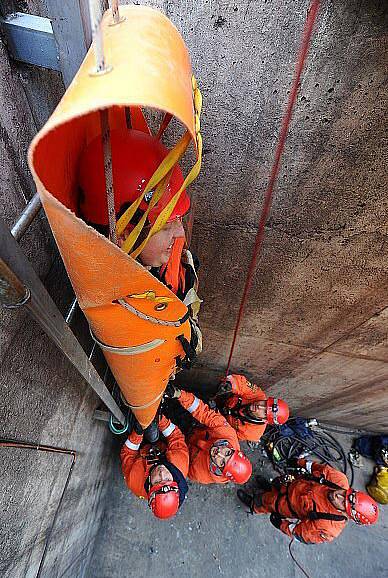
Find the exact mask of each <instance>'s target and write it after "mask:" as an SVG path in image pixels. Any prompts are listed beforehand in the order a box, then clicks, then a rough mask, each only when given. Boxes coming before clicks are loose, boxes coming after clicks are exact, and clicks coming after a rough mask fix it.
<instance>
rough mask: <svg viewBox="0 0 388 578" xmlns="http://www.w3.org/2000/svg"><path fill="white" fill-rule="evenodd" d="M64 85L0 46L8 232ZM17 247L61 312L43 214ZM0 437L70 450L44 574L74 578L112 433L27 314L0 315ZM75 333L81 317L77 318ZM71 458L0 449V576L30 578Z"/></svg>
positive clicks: (60, 278) (101, 489) (83, 556)
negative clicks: (35, 145)
mask: <svg viewBox="0 0 388 578" xmlns="http://www.w3.org/2000/svg"><path fill="white" fill-rule="evenodd" d="M12 10H20V11H28V10H30V11H31V12H32V13H34V14H38V15H42V16H46V15H47V12H46V7H45V3H44V2H29V3H27V2H2V3H1V12H2V14H6V13H8V12H10V11H12ZM63 90H64V87H63V83H62V80H61V78H60V76H59V74H58V73H54V72H50V71H44V70H39V69H37V68H35V67H29V66H24V65H21V64H17V65H16V64H15V63H12V62H10V61H9V59H8V55H7V51H6V49H5V47H4V45H3V44H2V43H1V42H0V159H1V160H0V170H1V179H0V202H1V215H2V217H3V219H4V220H5V221H6V223H7V224H8V225H9V226H11V225H12V224H13V222H14V220H15V219H16V217H17V216H18V214H19V213H20V212H21V210H22V209H23V207H24V206H25V204H26V202H27V200H28V199H29V198H31V196H32V195H33V193H34V192H35V191H34V186H33V180H32V178H31V176H30V174H29V171H28V167H27V161H26V153H27V147H28V144H29V142H30V140H31V139H32V137H33V136H34V134H35V133H36V131H37V130H38V129H39V128H40V126H41V125H42V124H43V123H44V122H45V120H46V118H47V116H48V115H49V114H50V113H51V112H52V110H53V108H54V106H55V105H56V103H57V102H58V100H59V98H60V97H61V95H62V93H63ZM21 246H22V248H23V250H24V251H25V253H26V255H27V256H28V258H29V259H30V260H31V261H32V263H33V264H34V267H35V269H36V271H37V273H38V274H39V275H40V276H41V278H42V279H43V280H44V283H45V284H46V286H47V287H48V290H49V292H50V294H51V295H52V296H53V298H54V300H55V301H56V302H57V303H58V306H59V307H60V309H61V311H65V310H66V308H67V307H68V305H69V304H70V302H71V300H72V298H73V294H72V291H71V289H70V286H69V282H68V280H67V277H66V273H65V271H64V269H63V267H62V265H61V261H60V259H59V257H58V253H57V250H56V246H55V243H54V240H53V238H52V235H51V233H50V231H49V227H48V225H47V222H46V220H45V218H44V216H43V214H41V215H40V216H39V217H38V218H37V219H36V220H35V221H34V223H33V225H32V227H31V228H30V230H29V231H28V232H27V234H26V235H25V237H24V238H23V239H22V241H21ZM0 318H1V321H0V344H1V345H0V348H1V351H0V359H1V369H0V392H1V404H0V437H1V438H13V439H16V440H26V441H31V442H33V443H40V444H48V445H53V446H56V447H64V448H70V449H73V450H76V452H77V460H76V463H75V466H74V469H73V472H72V476H71V478H70V483H69V486H68V488H67V489H66V492H65V494H64V500H63V502H62V505H61V508H60V510H59V512H58V519H57V521H56V523H55V526H54V528H53V532H52V535H51V539H50V542H49V547H48V552H47V555H46V557H45V561H44V564H43V565H42V567H41V571H40V574H39V576H40V577H41V578H45V577H47V578H48V577H49V578H59V577H71V578H74V577H77V578H79V577H81V576H82V575H83V573H84V569H85V568H86V565H87V563H88V560H89V557H90V553H91V549H92V546H93V541H94V537H95V535H96V532H97V531H98V527H99V521H100V517H101V513H102V509H101V507H102V504H103V502H104V493H105V491H106V484H105V480H106V477H107V476H108V472H109V470H110V458H111V455H110V454H111V450H110V447H111V446H110V443H111V436H110V434H109V433H108V432H107V428H106V427H105V426H104V425H102V424H101V422H95V421H94V420H93V419H92V415H93V410H94V408H95V407H96V406H97V405H98V400H97V398H96V397H95V395H94V394H93V392H92V391H91V390H90V389H89V387H88V386H87V385H86V384H85V382H84V381H83V379H82V378H81V377H80V376H79V374H78V373H77V371H76V370H75V369H73V367H72V366H70V364H69V362H68V361H67V359H65V358H64V356H63V355H62V354H61V353H60V352H59V350H58V349H57V348H56V347H55V346H54V345H53V344H52V343H51V341H50V339H49V338H48V337H47V336H46V334H45V333H44V332H43V331H42V329H41V328H40V327H39V326H37V325H36V324H35V322H34V321H33V320H32V319H31V318H30V317H29V316H28V314H26V313H25V312H24V311H18V310H13V311H5V310H1V309H0ZM74 324H75V326H77V327H78V328H79V331H80V332H82V331H83V330H84V327H82V324H81V319H80V318H78V319H75V320H74ZM70 464H71V457H70V456H67V455H61V454H58V455H53V454H46V453H41V452H37V451H34V450H26V449H8V448H0V472H1V474H0V480H1V489H2V491H1V493H0V510H1V512H2V514H1V524H0V543H1V553H0V575H1V576H4V578H26V577H28V578H29V577H31V578H32V577H33V578H36V576H37V573H38V568H39V566H40V563H41V559H42V555H43V551H44V546H45V541H46V538H47V534H48V532H49V530H50V527H51V524H52V521H53V518H54V515H55V512H56V510H57V508H58V505H59V500H60V497H61V494H62V492H63V489H64V485H65V481H66V478H67V475H68V472H69V468H70Z"/></svg>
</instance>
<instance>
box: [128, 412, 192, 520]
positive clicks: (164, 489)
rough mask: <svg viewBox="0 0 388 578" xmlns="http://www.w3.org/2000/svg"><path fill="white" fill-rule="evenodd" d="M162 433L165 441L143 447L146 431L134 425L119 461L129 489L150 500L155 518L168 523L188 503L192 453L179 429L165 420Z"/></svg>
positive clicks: (162, 421)
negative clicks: (166, 520) (189, 470)
mask: <svg viewBox="0 0 388 578" xmlns="http://www.w3.org/2000/svg"><path fill="white" fill-rule="evenodd" d="M159 429H160V431H161V432H162V434H163V436H164V438H165V441H159V442H158V444H157V445H151V444H147V443H146V444H144V445H142V441H143V430H142V428H141V427H140V426H139V424H137V423H136V422H135V428H134V429H133V431H132V432H131V434H130V435H129V437H128V439H127V441H126V442H125V444H124V445H123V447H122V450H121V454H120V457H121V466H122V471H123V474H124V479H125V481H126V484H127V486H128V488H129V489H130V490H131V491H132V492H133V493H134V494H135V495H136V496H138V497H139V498H143V499H146V500H148V505H149V507H150V509H151V511H152V513H153V515H154V516H155V517H156V518H161V519H166V518H171V517H172V516H175V514H176V513H177V511H178V509H179V508H180V507H181V505H182V504H183V502H184V500H185V497H186V494H187V491H188V487H187V483H186V477H187V474H188V469H189V450H188V448H187V445H186V442H185V438H184V436H183V434H182V432H181V431H180V429H179V428H178V427H177V426H176V425H174V424H173V423H171V422H170V420H169V419H167V418H166V417H164V416H162V417H161V420H160V422H159Z"/></svg>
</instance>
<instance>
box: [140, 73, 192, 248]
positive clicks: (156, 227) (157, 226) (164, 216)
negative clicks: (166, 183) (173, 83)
mask: <svg viewBox="0 0 388 578" xmlns="http://www.w3.org/2000/svg"><path fill="white" fill-rule="evenodd" d="M192 81H193V97H194V110H195V132H196V137H197V151H198V157H197V161H196V163H195V165H194V166H193V168H192V169H191V171H190V172H189V174H188V175H187V177H186V178H185V180H184V181H183V184H182V186H181V187H180V189H179V191H177V192H176V193H175V195H174V196H173V198H172V199H171V200H170V202H169V203H168V204H167V205H166V206H165V207H164V209H163V211H161V213H160V214H159V215H158V217H157V219H156V221H155V223H154V224H153V225H152V227H151V229H150V231H149V233H148V235H147V237H146V238H145V239H144V241H143V242H142V243H141V244H140V245H139V247H137V249H135V251H133V252H132V253H131V257H132V258H133V259H136V258H137V257H138V256H139V255H140V253H141V252H142V250H143V249H144V247H145V246H146V244H147V242H148V241H149V239H150V238H151V237H152V235H155V233H158V232H159V231H160V230H161V229H162V228H163V227H164V225H165V224H166V223H167V221H168V220H169V218H170V216H171V214H172V212H173V210H174V209H175V206H176V204H177V202H178V201H179V198H180V196H181V194H182V193H183V191H184V190H185V189H186V188H187V187H188V186H189V185H190V184H191V183H192V182H193V181H194V180H195V179H196V178H197V176H198V174H199V171H200V170H201V163H202V135H201V122H200V114H201V109H202V94H201V92H200V90H199V88H198V85H197V81H196V80H195V78H194V76H193V79H192Z"/></svg>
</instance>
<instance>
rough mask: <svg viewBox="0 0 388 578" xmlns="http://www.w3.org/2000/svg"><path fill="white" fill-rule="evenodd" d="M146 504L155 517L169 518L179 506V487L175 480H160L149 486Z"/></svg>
mask: <svg viewBox="0 0 388 578" xmlns="http://www.w3.org/2000/svg"><path fill="white" fill-rule="evenodd" d="M148 505H149V507H150V508H151V510H152V513H153V515H154V516H156V517H157V518H162V519H166V518H171V517H172V516H175V514H176V513H177V511H178V508H179V488H178V484H177V483H176V482H160V483H159V484H155V485H154V486H151V487H150V489H149V492H148Z"/></svg>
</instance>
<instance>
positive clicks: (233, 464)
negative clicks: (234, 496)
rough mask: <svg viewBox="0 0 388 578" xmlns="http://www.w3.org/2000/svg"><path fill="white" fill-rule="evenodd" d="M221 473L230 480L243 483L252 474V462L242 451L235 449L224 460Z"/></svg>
mask: <svg viewBox="0 0 388 578" xmlns="http://www.w3.org/2000/svg"><path fill="white" fill-rule="evenodd" d="M222 473H223V474H224V475H225V476H226V477H227V478H229V479H230V481H231V482H235V483H236V484H245V483H246V482H247V481H248V480H249V478H250V477H251V475H252V464H251V462H250V461H249V460H248V458H247V457H246V455H244V454H243V453H242V451H235V452H234V453H233V455H232V456H231V457H230V458H229V460H228V461H227V462H226V464H225V467H224V469H223V470H222Z"/></svg>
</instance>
